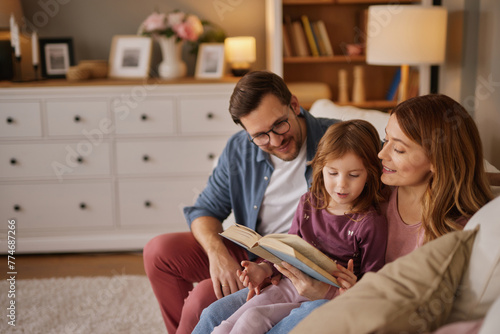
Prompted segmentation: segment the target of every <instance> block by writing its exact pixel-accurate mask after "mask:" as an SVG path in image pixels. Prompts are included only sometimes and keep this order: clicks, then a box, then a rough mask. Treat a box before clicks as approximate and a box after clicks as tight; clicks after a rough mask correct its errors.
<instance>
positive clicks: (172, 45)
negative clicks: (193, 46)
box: [139, 11, 203, 79]
mask: <svg viewBox="0 0 500 334" xmlns="http://www.w3.org/2000/svg"><path fill="white" fill-rule="evenodd" d="M202 33H203V24H202V22H201V21H200V19H199V18H198V17H197V16H196V15H189V14H186V13H184V12H181V11H174V12H172V13H169V14H163V13H153V14H151V15H149V16H148V17H147V18H146V20H144V22H143V23H142V24H141V26H140V27H139V34H142V35H148V36H152V37H153V38H154V39H155V40H156V41H157V42H158V44H159V45H160V49H161V53H162V57H163V61H162V62H161V63H160V64H159V66H158V74H159V76H160V77H161V78H163V79H175V78H180V77H183V76H185V75H186V72H187V68H186V63H185V62H184V61H183V60H182V47H183V44H184V42H185V41H189V42H196V41H197V40H198V38H199V37H200V35H201V34H202Z"/></svg>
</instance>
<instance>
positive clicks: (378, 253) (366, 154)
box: [213, 120, 387, 333]
mask: <svg viewBox="0 0 500 334" xmlns="http://www.w3.org/2000/svg"><path fill="white" fill-rule="evenodd" d="M379 150H380V139H379V136H378V134H377V131H376V130H375V128H374V127H373V126H372V125H371V124H370V123H369V122H366V121H362V120H352V121H347V122H341V123H337V124H334V125H332V126H330V128H329V129H328V130H327V132H326V133H325V135H324V136H323V138H322V139H321V141H320V142H319V145H318V150H317V152H316V155H315V157H314V159H313V160H312V161H311V165H312V170H313V182H312V186H311V189H310V191H309V192H307V193H306V194H304V195H303V196H302V197H301V199H300V202H299V206H298V209H297V211H296V213H295V216H294V219H293V222H292V227H291V228H290V231H289V233H291V234H297V235H299V236H301V237H302V238H303V239H304V240H306V241H308V242H309V243H311V244H312V245H314V246H315V247H317V248H318V249H320V250H321V251H322V252H324V253H325V254H326V255H328V256H330V257H331V258H332V259H333V260H335V261H336V262H337V264H338V269H339V272H335V273H332V274H333V275H335V276H337V278H338V281H339V284H340V285H341V286H342V287H343V288H348V287H350V286H351V285H353V284H354V283H355V282H356V280H357V279H359V278H361V276H362V275H363V274H364V273H365V272H368V271H377V270H378V269H380V268H381V267H382V266H383V265H384V256H385V248H386V243H387V223H386V220H385V218H384V217H383V216H382V215H381V214H380V213H379V202H380V201H381V200H382V196H381V189H382V186H381V181H380V174H381V172H382V165H381V163H380V161H379V158H378V157H377V154H378V151H379ZM241 265H242V266H243V267H244V268H245V269H244V270H243V271H242V272H241V271H239V272H238V275H239V277H240V280H241V282H242V283H243V285H245V286H248V287H249V289H250V292H249V296H250V295H253V294H254V293H257V294H258V296H255V297H253V298H252V299H250V300H249V301H247V303H245V304H244V305H243V306H242V307H241V308H239V309H238V311H236V312H235V313H234V314H233V315H232V316H231V317H230V318H229V319H227V320H226V321H224V322H222V323H221V325H220V326H218V327H216V328H215V330H214V332H213V333H229V332H234V333H265V332H267V331H268V330H269V329H271V328H272V326H274V324H276V323H277V322H279V321H280V320H281V319H282V318H284V317H285V316H287V315H288V314H289V313H290V311H291V310H292V309H294V308H297V307H299V306H300V304H301V303H302V302H304V301H308V300H309V299H308V298H306V297H302V296H301V295H300V291H297V289H296V288H295V287H294V285H293V284H292V283H291V282H290V281H289V280H288V279H282V280H281V281H280V282H279V284H278V285H272V286H270V287H268V288H267V289H265V290H263V291H262V293H261V292H260V286H261V284H262V283H264V282H265V281H266V279H267V278H268V277H271V276H272V275H273V274H275V273H277V271H276V269H275V268H273V267H272V265H271V263H269V262H266V261H264V262H261V263H259V264H257V263H255V262H249V261H243V262H242V264H241ZM345 267H347V268H348V269H345ZM352 272H354V273H352ZM318 283H319V284H318V289H320V290H321V291H322V294H323V296H324V298H327V299H332V298H333V297H335V296H336V295H337V294H338V292H339V291H338V289H337V288H335V287H333V286H329V285H327V284H325V283H322V282H319V281H318Z"/></svg>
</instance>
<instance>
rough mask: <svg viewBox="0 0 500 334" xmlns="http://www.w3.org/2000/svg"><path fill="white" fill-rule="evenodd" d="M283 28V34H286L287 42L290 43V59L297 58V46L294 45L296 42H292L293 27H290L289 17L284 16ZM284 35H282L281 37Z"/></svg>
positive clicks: (290, 19) (290, 20)
mask: <svg viewBox="0 0 500 334" xmlns="http://www.w3.org/2000/svg"><path fill="white" fill-rule="evenodd" d="M284 21H285V22H284V28H283V32H284V31H285V30H286V34H287V36H288V40H289V41H290V49H291V54H290V57H292V56H297V55H298V46H297V45H296V42H295V40H294V37H293V35H294V33H293V25H292V18H291V17H290V15H285V17H284ZM284 36H285V35H284V34H283V37H284Z"/></svg>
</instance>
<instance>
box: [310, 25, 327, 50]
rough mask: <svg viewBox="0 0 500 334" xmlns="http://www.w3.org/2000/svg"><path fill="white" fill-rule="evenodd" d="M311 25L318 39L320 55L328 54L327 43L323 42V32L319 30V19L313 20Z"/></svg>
mask: <svg viewBox="0 0 500 334" xmlns="http://www.w3.org/2000/svg"><path fill="white" fill-rule="evenodd" d="M311 27H312V30H313V33H314V37H315V39H316V44H318V52H319V55H320V56H326V55H327V54H326V49H325V43H324V42H323V39H322V38H321V32H320V31H319V28H318V21H314V22H311Z"/></svg>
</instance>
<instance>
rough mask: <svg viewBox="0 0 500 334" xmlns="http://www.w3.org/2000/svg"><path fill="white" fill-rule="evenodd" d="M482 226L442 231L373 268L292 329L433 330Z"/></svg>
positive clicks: (443, 315) (442, 320) (448, 306)
mask: <svg viewBox="0 0 500 334" xmlns="http://www.w3.org/2000/svg"><path fill="white" fill-rule="evenodd" d="M476 232H477V230H468V231H457V232H453V233H449V234H447V235H445V236H443V237H440V238H438V239H436V240H434V241H431V242H429V243H428V244H426V245H424V246H422V247H420V248H418V249H417V250H415V251H413V252H412V253H410V254H408V255H406V256H403V257H401V258H399V259H397V260H396V261H394V262H392V263H389V264H387V265H385V266H384V267H383V268H382V269H381V270H380V271H379V272H378V273H367V274H365V276H364V277H363V278H362V279H361V280H360V281H359V282H358V283H357V284H356V285H355V286H354V287H353V288H351V289H350V290H348V291H347V292H346V293H344V294H343V295H341V296H339V297H337V298H335V299H333V300H332V301H330V302H327V303H326V304H324V305H323V306H321V307H319V308H318V309H316V310H315V311H313V312H312V313H311V314H310V315H309V316H308V317H307V318H306V319H304V320H303V321H302V322H301V323H299V325H298V326H297V327H296V328H295V329H294V330H293V331H292V333H343V334H347V333H356V334H360V333H373V332H376V333H395V332H426V331H432V330H434V329H436V328H438V327H439V326H441V325H442V324H444V323H445V321H446V319H447V318H448V315H449V313H450V310H451V308H452V303H453V300H454V294H455V291H456V289H457V287H458V285H459V283H460V280H461V278H462V275H463V273H464V271H465V268H466V266H467V264H468V262H469V257H470V253H471V249H472V245H473V243H474V237H475V235H476Z"/></svg>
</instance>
